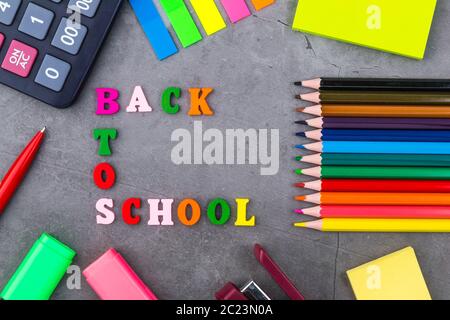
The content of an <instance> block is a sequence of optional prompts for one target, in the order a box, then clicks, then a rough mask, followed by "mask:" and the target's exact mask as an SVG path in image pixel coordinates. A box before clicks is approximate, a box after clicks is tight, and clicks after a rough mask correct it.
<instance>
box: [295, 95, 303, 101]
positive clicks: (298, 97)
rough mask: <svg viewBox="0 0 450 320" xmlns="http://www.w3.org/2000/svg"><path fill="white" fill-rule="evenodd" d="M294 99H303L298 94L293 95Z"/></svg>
mask: <svg viewBox="0 0 450 320" xmlns="http://www.w3.org/2000/svg"><path fill="white" fill-rule="evenodd" d="M295 99H299V100H303V99H302V96H301V95H300V94H296V95H295Z"/></svg>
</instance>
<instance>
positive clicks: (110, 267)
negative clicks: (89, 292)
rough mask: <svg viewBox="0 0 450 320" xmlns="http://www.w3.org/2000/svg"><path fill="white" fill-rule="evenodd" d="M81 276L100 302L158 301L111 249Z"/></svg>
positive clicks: (118, 254)
mask: <svg viewBox="0 0 450 320" xmlns="http://www.w3.org/2000/svg"><path fill="white" fill-rule="evenodd" d="M83 275H84V276H85V277H86V280H87V282H88V283H89V285H90V286H91V287H92V289H93V290H94V291H95V292H96V293H97V295H98V296H99V297H100V299H102V300H158V298H157V297H156V296H155V294H154V293H153V292H152V291H151V290H150V289H149V288H148V287H147V286H146V285H145V284H144V282H143V281H142V280H141V279H140V278H139V277H138V276H137V274H136V273H135V272H134V271H133V269H131V267H130V265H129V264H128V263H127V262H126V261H125V259H124V258H123V257H122V256H121V255H120V253H118V252H117V251H116V250H115V249H113V248H111V249H109V250H108V251H106V253H104V254H103V255H102V256H101V257H100V258H98V259H97V260H95V261H94V262H93V263H92V264H91V265H90V266H89V267H87V268H86V269H85V270H84V271H83Z"/></svg>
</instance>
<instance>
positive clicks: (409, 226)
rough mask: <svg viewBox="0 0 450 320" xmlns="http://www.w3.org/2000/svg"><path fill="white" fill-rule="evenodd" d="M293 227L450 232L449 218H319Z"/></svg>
mask: <svg viewBox="0 0 450 320" xmlns="http://www.w3.org/2000/svg"><path fill="white" fill-rule="evenodd" d="M294 226H295V227H301V228H309V229H315V230H319V231H324V232H450V219H335V218H329V219H321V220H315V221H308V222H298V223H295V224H294Z"/></svg>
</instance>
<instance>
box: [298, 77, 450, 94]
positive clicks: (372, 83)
mask: <svg viewBox="0 0 450 320" xmlns="http://www.w3.org/2000/svg"><path fill="white" fill-rule="evenodd" d="M295 84H296V85H301V86H303V87H307V88H311V89H316V90H319V89H320V90H363V91H367V90H377V91H385V90H398V91H450V79H396V78H391V79H389V78H317V79H311V80H305V81H299V82H296V83H295Z"/></svg>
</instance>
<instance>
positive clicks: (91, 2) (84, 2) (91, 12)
mask: <svg viewBox="0 0 450 320" xmlns="http://www.w3.org/2000/svg"><path fill="white" fill-rule="evenodd" d="M100 1H101V0H70V1H69V9H71V10H73V11H75V12H79V13H81V14H82V15H84V16H86V17H89V18H92V17H93V16H95V13H96V12H97V9H98V6H99V5H100Z"/></svg>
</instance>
